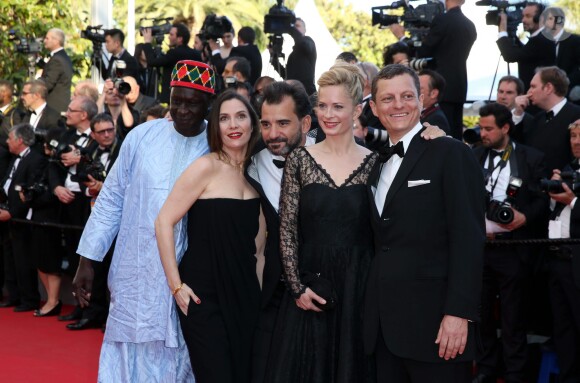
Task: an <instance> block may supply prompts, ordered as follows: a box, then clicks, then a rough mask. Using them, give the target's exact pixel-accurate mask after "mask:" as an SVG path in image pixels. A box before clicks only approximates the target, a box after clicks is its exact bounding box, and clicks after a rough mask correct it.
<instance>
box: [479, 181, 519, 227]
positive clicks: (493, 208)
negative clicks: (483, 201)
mask: <svg viewBox="0 0 580 383" xmlns="http://www.w3.org/2000/svg"><path fill="white" fill-rule="evenodd" d="M522 183H523V181H522V179H521V178H517V177H510V180H509V184H508V187H507V190H506V199H505V201H498V200H495V199H493V198H492V196H491V193H489V192H488V193H487V196H486V198H487V210H486V213H485V217H486V218H487V219H489V220H490V221H493V222H497V223H501V224H504V225H507V224H509V223H511V222H512V221H513V220H514V211H513V210H512V206H513V204H514V202H515V199H516V197H517V195H518V192H519V190H520V188H521V187H522Z"/></svg>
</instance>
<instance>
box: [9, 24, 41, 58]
mask: <svg viewBox="0 0 580 383" xmlns="http://www.w3.org/2000/svg"><path fill="white" fill-rule="evenodd" d="M8 41H12V42H13V43H14V47H15V48H16V52H18V53H25V54H35V53H39V52H40V50H41V48H42V45H41V41H42V39H40V38H28V37H22V36H20V35H19V33H18V31H17V30H14V29H11V30H10V31H8Z"/></svg>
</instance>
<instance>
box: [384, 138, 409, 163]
mask: <svg viewBox="0 0 580 383" xmlns="http://www.w3.org/2000/svg"><path fill="white" fill-rule="evenodd" d="M378 153H379V161H381V162H382V163H385V162H387V161H388V160H389V158H391V157H392V156H393V155H395V154H396V155H398V156H399V157H401V158H403V157H404V156H405V147H404V146H403V141H399V142H397V143H396V144H395V145H393V146H387V145H385V146H383V147H382V148H380V149H379V150H378Z"/></svg>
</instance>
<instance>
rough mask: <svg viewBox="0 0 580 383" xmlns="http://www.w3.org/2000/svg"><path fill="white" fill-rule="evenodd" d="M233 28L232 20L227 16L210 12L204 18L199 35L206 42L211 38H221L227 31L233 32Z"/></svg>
mask: <svg viewBox="0 0 580 383" xmlns="http://www.w3.org/2000/svg"><path fill="white" fill-rule="evenodd" d="M232 29H233V26H232V22H231V21H230V19H228V18H227V17H226V16H217V15H216V14H215V13H210V14H209V15H207V16H206V17H205V20H203V25H202V26H201V30H200V31H199V33H198V36H199V38H200V39H201V41H203V42H204V43H205V42H207V40H210V39H211V40H217V39H221V38H222V36H223V35H224V34H225V33H227V32H231V30H232Z"/></svg>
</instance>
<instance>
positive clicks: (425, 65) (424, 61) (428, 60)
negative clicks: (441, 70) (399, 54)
mask: <svg viewBox="0 0 580 383" xmlns="http://www.w3.org/2000/svg"><path fill="white" fill-rule="evenodd" d="M409 67H410V68H411V69H413V70H414V71H416V72H419V71H422V70H423V69H435V68H436V67H437V61H436V60H435V59H434V58H433V57H423V58H414V59H411V61H409Z"/></svg>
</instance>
